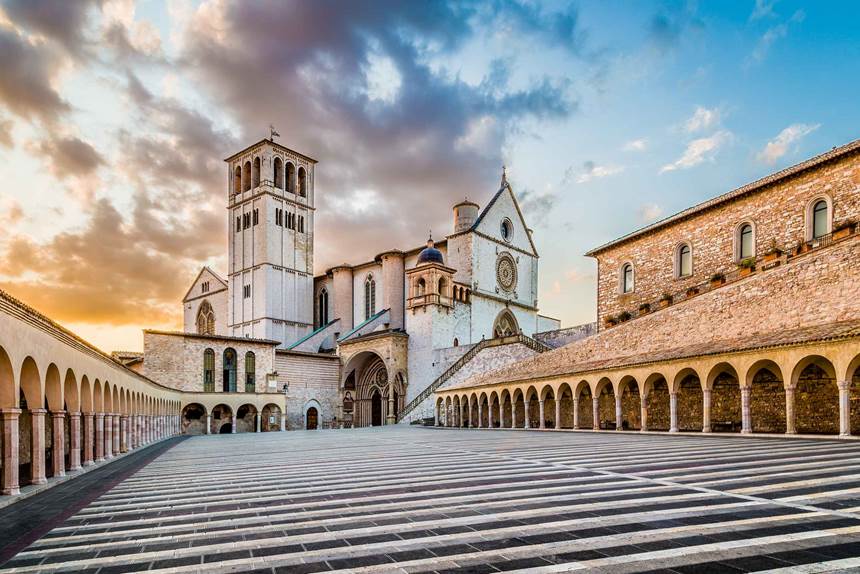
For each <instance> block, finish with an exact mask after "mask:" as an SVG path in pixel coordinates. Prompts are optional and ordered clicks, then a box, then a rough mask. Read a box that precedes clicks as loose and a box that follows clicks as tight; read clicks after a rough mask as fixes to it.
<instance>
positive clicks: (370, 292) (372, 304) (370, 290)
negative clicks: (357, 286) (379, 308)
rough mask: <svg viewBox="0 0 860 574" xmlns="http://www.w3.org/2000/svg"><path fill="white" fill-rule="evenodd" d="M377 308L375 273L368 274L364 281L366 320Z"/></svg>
mask: <svg viewBox="0 0 860 574" xmlns="http://www.w3.org/2000/svg"><path fill="white" fill-rule="evenodd" d="M374 309H376V281H374V280H373V275H368V276H367V280H365V282H364V320H365V321H366V320H368V319H370V318H371V317H372V316H373V313H374Z"/></svg>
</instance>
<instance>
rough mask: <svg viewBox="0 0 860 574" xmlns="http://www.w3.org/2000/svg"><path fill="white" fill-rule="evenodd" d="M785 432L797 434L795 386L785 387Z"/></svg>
mask: <svg viewBox="0 0 860 574" xmlns="http://www.w3.org/2000/svg"><path fill="white" fill-rule="evenodd" d="M785 434H797V429H796V428H795V426H794V387H789V388H787V389H785Z"/></svg>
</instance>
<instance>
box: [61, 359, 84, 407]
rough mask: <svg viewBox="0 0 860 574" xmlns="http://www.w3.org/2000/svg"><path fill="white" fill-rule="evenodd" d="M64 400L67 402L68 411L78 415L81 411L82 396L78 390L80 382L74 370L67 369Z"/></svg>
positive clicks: (64, 381)
mask: <svg viewBox="0 0 860 574" xmlns="http://www.w3.org/2000/svg"><path fill="white" fill-rule="evenodd" d="M63 398H64V400H65V402H66V409H67V410H68V411H70V412H73V413H76V412H79V411H80V410H81V396H80V392H79V390H78V380H77V378H76V377H75V372H74V371H73V370H72V369H66V376H65V378H64V379H63Z"/></svg>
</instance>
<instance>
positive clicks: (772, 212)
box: [596, 154, 860, 329]
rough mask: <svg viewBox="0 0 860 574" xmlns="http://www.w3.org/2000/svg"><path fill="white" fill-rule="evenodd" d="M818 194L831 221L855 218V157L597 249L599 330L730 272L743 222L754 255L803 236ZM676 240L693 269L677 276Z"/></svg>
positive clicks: (859, 196)
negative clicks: (628, 280) (625, 289)
mask: <svg viewBox="0 0 860 574" xmlns="http://www.w3.org/2000/svg"><path fill="white" fill-rule="evenodd" d="M818 198H827V199H829V200H831V201H832V212H831V217H832V221H833V223H834V224H837V225H838V224H839V223H840V222H843V221H846V220H849V219H853V220H856V219H857V218H858V216H860V158H858V155H856V154H854V155H850V156H846V157H843V158H842V159H839V160H836V161H833V162H831V163H828V164H826V165H822V166H820V167H816V168H814V169H812V170H809V171H807V172H805V173H802V174H800V175H797V176H794V177H791V178H788V179H787V180H785V181H782V182H779V183H776V184H774V185H770V186H768V187H766V188H764V189H762V190H761V191H757V192H753V193H750V194H748V195H746V196H744V197H742V198H739V199H736V200H732V201H728V202H726V203H724V204H722V205H719V206H717V207H714V208H712V209H707V210H705V211H703V212H700V213H699V214H697V215H694V216H691V217H689V218H687V219H684V220H681V221H678V222H676V223H672V224H670V225H667V226H666V227H663V228H661V229H658V230H655V231H653V232H648V233H645V234H644V235H642V236H641V237H638V238H635V239H633V240H631V241H628V242H624V243H621V244H620V245H618V246H615V247H611V248H608V249H607V250H606V251H602V252H600V253H598V254H597V256H596V257H597V259H598V295H597V301H598V324H599V328H600V329H603V328H604V319H605V318H606V317H607V316H610V315H612V316H615V315H617V314H619V313H620V312H622V311H628V312H630V313H632V314H634V315H635V314H636V313H637V311H638V309H639V305H640V304H642V303H652V304H653V303H655V302H656V301H657V300H658V299H659V298H660V297H661V295H662V294H663V293H664V292H669V293H683V292H685V291H686V290H687V288H689V287H691V286H693V285H698V284H701V283H705V282H707V281H708V280H709V278H710V276H711V275H712V274H714V273H717V272H722V273H726V272H730V271H733V270H735V269H736V268H737V263H736V251H735V249H736V248H735V237H736V230H737V228H738V226H739V225H740V224H741V223H743V222H751V223H752V224H753V226H754V230H755V232H754V238H755V253H756V255H757V256H762V255H763V254H764V253H765V252H766V251H767V250H768V249H769V247H770V246H771V243H772V242H774V241H775V242H776V244H777V245H778V246H780V247H783V248H785V247H788V246H790V245H793V244H796V243H797V242H800V241H805V240H806V239H807V238H808V235H807V233H808V232H807V225H808V222H807V219H808V218H807V212H808V206H809V205H810V203H811V202H813V201H815V200H817V199H818ZM682 242H687V243H689V245H690V247H691V250H692V256H693V273H692V275H690V276H689V277H685V278H680V279H676V277H675V253H676V249H677V247H678V246H679V245H680V244H681V243H682ZM626 262H630V263H632V264H633V266H634V269H635V290H634V292H633V293H630V294H626V295H625V294H621V293H620V292H619V291H620V290H619V284H620V283H619V271H620V269H621V266H622V265H623V264H624V263H626Z"/></svg>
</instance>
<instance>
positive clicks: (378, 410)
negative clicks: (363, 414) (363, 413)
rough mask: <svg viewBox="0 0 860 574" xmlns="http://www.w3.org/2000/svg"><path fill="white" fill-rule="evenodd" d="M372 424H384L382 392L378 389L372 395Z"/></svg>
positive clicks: (377, 425)
mask: <svg viewBox="0 0 860 574" xmlns="http://www.w3.org/2000/svg"><path fill="white" fill-rule="evenodd" d="M370 426H374V427H379V426H382V394H381V393H380V392H379V390H378V389H374V390H373V395H372V396H371V397H370Z"/></svg>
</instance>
